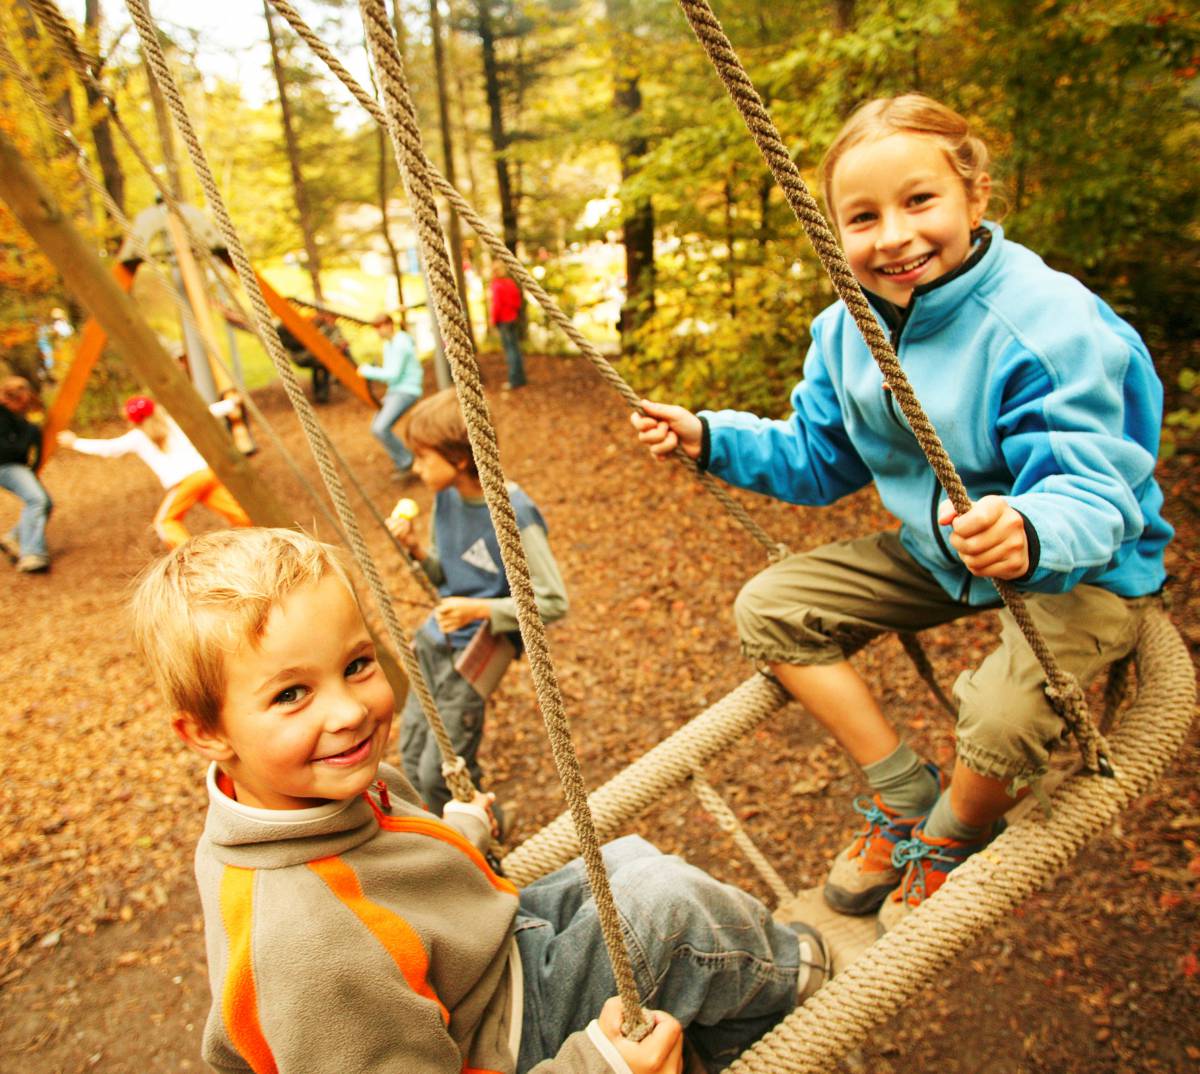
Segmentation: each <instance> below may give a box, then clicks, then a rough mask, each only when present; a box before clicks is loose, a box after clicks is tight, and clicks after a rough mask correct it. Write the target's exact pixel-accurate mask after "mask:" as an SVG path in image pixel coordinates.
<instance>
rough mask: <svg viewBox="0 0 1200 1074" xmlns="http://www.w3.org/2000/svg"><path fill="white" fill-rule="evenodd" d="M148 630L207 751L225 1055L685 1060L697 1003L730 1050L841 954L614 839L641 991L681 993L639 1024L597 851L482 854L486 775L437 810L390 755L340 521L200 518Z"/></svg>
mask: <svg viewBox="0 0 1200 1074" xmlns="http://www.w3.org/2000/svg"><path fill="white" fill-rule="evenodd" d="M134 629H135V636H136V640H137V644H138V647H139V650H140V651H141V653H142V654H143V656H144V657H145V658H146V661H147V664H148V666H149V667H151V668H152V669H153V671H154V673H155V676H156V678H157V680H158V685H159V688H160V690H161V691H162V693H163V696H164V697H165V698H166V699H167V702H168V704H169V705H170V707H171V709H172V711H173V713H174V716H173V720H172V723H173V726H174V728H175V730H176V732H177V733H178V734H179V736H180V738H181V739H182V740H183V741H184V742H185V743H186V744H187V745H188V747H189V748H190V749H192V750H194V751H195V752H196V753H198V754H200V755H201V756H202V757H204V758H206V759H207V760H208V761H210V762H212V763H211V765H210V768H209V774H208V780H207V784H208V795H209V809H208V817H207V822H206V824H205V829H204V833H203V835H202V837H201V839H200V843H199V845H198V847H197V850H196V877H197V881H198V884H199V887H200V896H201V902H202V905H203V909H204V920H205V930H206V946H207V955H208V968H209V978H210V983H211V986H212V995H213V1003H212V1008H211V1010H210V1013H209V1016H208V1020H207V1023H206V1025H205V1029H204V1038H203V1049H202V1052H203V1056H204V1059H205V1061H206V1062H208V1063H209V1064H210V1065H211V1066H212V1067H213V1068H215V1069H216V1070H218V1071H221V1072H232V1071H239V1072H244V1071H254V1072H256V1074H263V1072H267V1071H271V1072H276V1074H321V1072H325V1071H329V1072H335V1071H336V1072H337V1074H385V1072H386V1074H399V1072H401V1071H402V1072H404V1074H460V1072H462V1071H464V1070H477V1071H492V1072H497V1074H513V1072H516V1071H521V1072H525V1071H530V1072H534V1071H536V1072H537V1074H559V1072H567V1071H570V1072H578V1074H612V1072H616V1074H668V1072H670V1074H677V1072H678V1071H679V1069H680V1063H681V1049H682V1037H681V1024H680V1023H681V1022H682V1023H683V1024H685V1025H688V1030H687V1032H688V1036H689V1039H691V1040H692V1042H693V1044H694V1046H695V1047H696V1048H697V1050H698V1051H699V1053H700V1054H701V1056H702V1057H703V1058H704V1059H705V1061H706V1062H707V1064H708V1066H709V1069H711V1070H718V1069H720V1068H721V1067H722V1066H723V1065H724V1064H726V1063H727V1062H728V1061H729V1060H730V1059H732V1058H733V1057H734V1056H736V1055H737V1054H738V1053H739V1052H740V1051H741V1050H742V1049H744V1048H745V1047H746V1046H747V1045H748V1044H749V1043H751V1042H752V1041H753V1040H754V1039H755V1038H756V1037H757V1036H759V1035H760V1034H761V1033H763V1032H765V1031H766V1030H768V1029H769V1028H771V1026H772V1025H774V1024H775V1022H777V1021H778V1020H779V1019H780V1018H781V1017H782V1016H783V1015H784V1014H786V1013H787V1011H789V1010H790V1009H791V1008H792V1007H793V1006H794V1005H795V1003H796V1002H797V999H798V998H799V999H802V998H805V997H806V996H808V995H809V994H811V993H812V992H815V991H816V989H817V988H818V987H820V985H821V984H822V983H823V981H824V980H825V978H826V976H827V975H828V972H829V971H828V966H829V959H828V954H827V953H826V950H825V947H824V944H823V942H822V941H821V938H820V937H819V936H818V935H817V934H816V933H815V932H814V931H813V930H811V929H809V928H807V926H803V925H794V926H792V927H791V928H787V927H783V926H780V925H778V924H776V923H775V922H773V921H772V920H771V916H770V914H769V912H768V911H767V910H766V909H765V907H763V906H762V905H761V904H760V903H758V902H757V901H756V900H755V899H753V898H751V897H750V896H749V895H746V894H745V893H744V892H741V891H738V890H737V889H735V888H731V887H728V886H727V885H724V884H721V883H718V882H717V881H715V880H713V879H712V878H711V877H709V876H707V875H705V874H704V873H702V872H700V871H699V870H697V869H694V868H693V867H691V866H689V865H686V864H685V863H684V862H682V861H681V860H680V859H678V858H674V857H669V856H666V855H663V854H660V853H659V852H658V851H656V850H655V849H654V848H653V847H652V846H650V845H649V844H648V843H646V842H645V841H643V840H641V839H638V838H636V837H628V838H626V839H622V840H618V841H617V842H615V843H612V844H609V845H608V846H607V847H605V848H604V859H605V865H606V867H607V869H608V871H609V874H610V881H611V884H612V889H613V894H614V897H615V899H616V902H617V907H618V913H619V916H620V919H621V925H622V929H623V930H624V931H625V933H626V935H627V936H628V937H629V940H630V946H631V950H633V951H635V952H636V956H637V957H636V959H635V965H634V973H635V978H636V981H637V985H638V990H639V995H640V996H641V998H642V1001H643V1003H645V1004H647V1005H649V1004H650V1003H654V1004H655V1005H658V1006H662V1007H666V1008H669V1009H670V1010H671V1011H672V1014H673V1015H674V1017H672V1015H668V1014H665V1013H663V1012H662V1011H654V1012H651V1014H652V1020H653V1028H652V1030H651V1032H650V1033H649V1034H648V1035H647V1036H646V1037H645V1038H644V1039H643V1040H641V1041H639V1042H637V1043H634V1042H633V1041H631V1040H628V1039H626V1038H625V1037H623V1036H622V1035H621V1032H620V1021H621V1019H620V1004H619V1002H618V1001H617V1000H616V999H608V1001H607V1002H605V1000H606V997H610V996H612V995H613V993H614V992H615V991H616V989H615V984H614V981H613V977H612V971H611V969H610V967H609V965H608V962H607V960H606V959H605V957H604V954H603V942H602V939H601V935H600V931H599V924H598V920H597V916H596V911H595V906H594V904H593V902H592V900H591V899H590V898H589V895H588V890H587V886H586V880H585V877H584V873H583V870H582V868H581V865H580V863H579V862H578V861H576V862H573V863H571V864H570V865H567V866H565V867H564V868H562V869H560V870H558V871H557V872H556V873H553V874H551V875H550V876H548V877H545V878H543V879H542V880H539V881H537V882H535V883H533V884H531V885H530V886H529V887H527V888H524V889H523V890H522V891H520V892H518V891H517V889H516V888H515V887H514V886H513V885H512V884H511V883H510V882H509V881H508V880H506V879H504V878H503V877H501V876H498V875H497V874H496V873H495V872H493V870H492V869H491V868H490V867H489V865H488V863H487V861H486V859H485V858H484V855H483V853H482V851H483V849H484V848H486V846H487V843H488V839H489V837H490V833H491V828H492V819H491V816H490V813H489V810H488V797H487V796H485V795H477V797H476V799H475V801H474V802H471V803H462V802H451V803H449V804H448V805H447V806H446V809H445V813H444V817H445V820H444V822H443V821H441V820H437V819H435V818H434V817H432V816H431V815H430V814H429V813H428V812H427V811H426V810H425V808H424V807H423V805H422V804H421V803H420V801H419V800H418V798H417V795H416V792H415V791H414V790H413V788H412V786H411V785H410V784H409V783H408V781H407V780H406V779H405V778H404V776H403V775H402V774H401V773H400V772H398V771H396V770H395V769H392V768H390V767H389V766H387V765H381V764H380V761H381V758H382V757H383V754H384V751H385V749H386V747H387V744H388V735H389V731H390V729H391V723H392V715H393V707H394V702H393V696H392V692H391V689H390V687H389V686H388V684H387V681H386V679H385V678H384V676H383V673H382V671H381V670H380V668H379V665H378V663H377V661H376V657H375V649H374V646H373V643H372V641H371V638H370V636H369V634H368V632H367V629H366V626H365V624H364V622H363V618H362V615H361V612H360V610H359V607H358V602H357V599H356V597H355V594H354V589H353V587H352V585H351V583H350V581H349V578H348V577H347V575H346V572H345V569H344V568H343V566H342V564H341V562H340V560H339V558H338V553H337V551H336V550H335V549H333V548H331V547H330V546H328V545H324V544H321V543H320V542H318V541H315V540H313V539H312V538H310V537H307V536H305V535H304V534H302V533H297V532H295V531H292V530H283V529H276V530H270V529H237V530H223V531H219V532H216V533H211V534H205V535H203V536H200V537H195V538H193V539H192V540H191V541H189V542H188V543H187V544H185V545H182V546H181V547H179V548H177V549H175V550H174V551H173V552H172V553H170V554H169V555H167V556H166V557H165V558H163V559H162V560H160V561H158V562H157V563H156V564H154V565H152V566H151V567H150V568H149V569H148V570H147V571H146V573H145V574H144V576H143V578H142V580H141V581H140V583H139V586H138V590H137V593H136V595H135V597H134ZM668 925H669V927H666V926H668ZM677 1019H678V1020H677Z"/></svg>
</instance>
